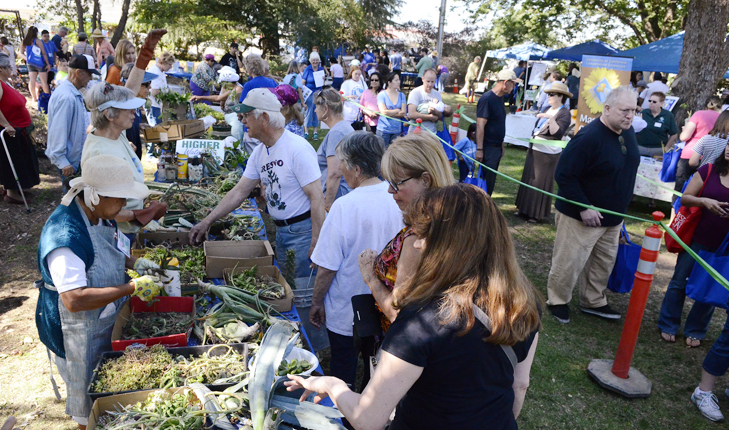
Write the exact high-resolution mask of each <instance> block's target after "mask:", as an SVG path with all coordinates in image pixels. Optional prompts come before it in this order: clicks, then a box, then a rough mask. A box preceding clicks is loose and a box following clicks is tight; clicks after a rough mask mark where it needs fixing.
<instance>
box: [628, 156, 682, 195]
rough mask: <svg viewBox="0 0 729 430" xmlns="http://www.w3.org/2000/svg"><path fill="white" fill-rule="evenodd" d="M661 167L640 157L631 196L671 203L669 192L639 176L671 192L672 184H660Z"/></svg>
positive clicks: (657, 162) (651, 160)
mask: <svg viewBox="0 0 729 430" xmlns="http://www.w3.org/2000/svg"><path fill="white" fill-rule="evenodd" d="M661 165H662V163H661V162H660V161H658V160H654V159H652V158H646V157H640V165H639V166H638V175H639V176H637V177H636V178H635V189H634V190H633V194H635V195H636V196H643V197H648V198H652V199H656V200H662V201H664V202H670V201H671V198H672V197H673V194H672V193H671V192H670V191H668V190H667V189H664V188H661V187H659V186H657V185H655V184H652V183H650V182H648V181H646V180H645V179H643V178H642V177H641V176H640V175H642V176H645V177H646V178H648V179H651V180H653V181H655V182H658V183H659V184H661V185H662V186H663V187H666V188H668V189H671V190H672V189H673V187H674V186H675V183H674V182H661Z"/></svg>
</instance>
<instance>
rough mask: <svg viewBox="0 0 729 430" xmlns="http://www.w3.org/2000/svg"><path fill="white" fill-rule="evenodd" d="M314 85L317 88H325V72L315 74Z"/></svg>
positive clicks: (319, 71) (320, 71)
mask: <svg viewBox="0 0 729 430" xmlns="http://www.w3.org/2000/svg"><path fill="white" fill-rule="evenodd" d="M314 84H315V85H316V87H317V88H319V87H323V86H324V70H318V71H316V72H314Z"/></svg>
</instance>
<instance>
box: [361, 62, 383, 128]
mask: <svg viewBox="0 0 729 430" xmlns="http://www.w3.org/2000/svg"><path fill="white" fill-rule="evenodd" d="M382 81H383V78H382V75H381V74H380V73H379V72H374V73H372V75H370V87H369V88H368V89H367V90H365V91H364V92H363V93H362V96H361V97H360V99H359V104H361V105H362V106H364V107H365V108H366V109H362V113H363V114H364V120H365V124H367V125H368V126H369V128H370V131H371V132H372V133H377V121H378V119H379V118H380V115H379V111H380V108H379V106H378V105H377V96H378V94H380V91H382Z"/></svg>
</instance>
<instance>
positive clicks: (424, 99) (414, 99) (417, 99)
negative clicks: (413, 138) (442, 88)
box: [408, 86, 443, 133]
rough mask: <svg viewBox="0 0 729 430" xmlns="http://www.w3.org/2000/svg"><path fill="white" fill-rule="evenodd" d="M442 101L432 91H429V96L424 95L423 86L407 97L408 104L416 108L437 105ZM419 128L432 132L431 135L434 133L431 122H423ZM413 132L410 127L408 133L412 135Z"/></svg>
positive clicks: (436, 93)
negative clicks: (424, 105) (431, 104)
mask: <svg viewBox="0 0 729 430" xmlns="http://www.w3.org/2000/svg"><path fill="white" fill-rule="evenodd" d="M442 101H443V99H442V98H441V97H440V93H439V92H438V91H436V90H435V89H433V90H431V91H430V94H426V93H425V89H424V87H423V86H420V87H417V88H415V89H414V90H412V91H411V92H410V94H409V95H408V104H409V105H415V107H416V108H417V107H418V106H419V105H421V104H423V103H438V102H442ZM408 111H409V112H410V109H408ZM421 126H422V127H423V128H426V129H428V130H430V131H432V132H433V133H435V132H436V128H435V123H434V122H433V121H425V120H423V123H422V124H421ZM414 131H415V127H410V129H409V130H408V133H412V132H414Z"/></svg>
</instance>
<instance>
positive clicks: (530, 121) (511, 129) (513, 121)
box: [504, 114, 537, 147]
mask: <svg viewBox="0 0 729 430" xmlns="http://www.w3.org/2000/svg"><path fill="white" fill-rule="evenodd" d="M536 122H537V118H536V117H535V116H534V115H520V114H514V115H512V114H508V115H506V137H504V142H506V143H510V144H512V145H518V146H525V147H529V143H528V142H524V141H523V140H519V139H517V138H519V137H521V138H526V139H530V138H531V137H532V131H533V130H534V125H535V124H536Z"/></svg>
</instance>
